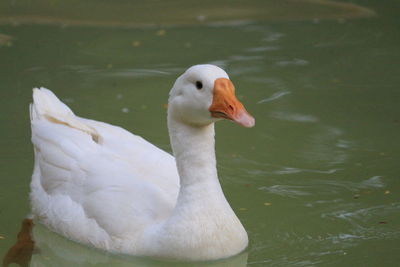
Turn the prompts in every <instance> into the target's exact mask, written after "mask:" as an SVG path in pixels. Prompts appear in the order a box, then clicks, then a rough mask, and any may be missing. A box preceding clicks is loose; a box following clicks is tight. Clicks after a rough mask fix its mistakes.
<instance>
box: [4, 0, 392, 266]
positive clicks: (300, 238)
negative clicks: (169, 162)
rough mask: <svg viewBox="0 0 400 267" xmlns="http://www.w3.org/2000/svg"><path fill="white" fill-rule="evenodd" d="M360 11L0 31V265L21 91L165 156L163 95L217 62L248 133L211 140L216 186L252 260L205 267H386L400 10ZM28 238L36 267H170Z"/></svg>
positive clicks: (19, 161)
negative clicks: (134, 137) (360, 14)
mask: <svg viewBox="0 0 400 267" xmlns="http://www.w3.org/2000/svg"><path fill="white" fill-rule="evenodd" d="M356 2H357V3H358V4H360V5H365V6H367V7H369V8H371V9H372V10H374V11H375V12H376V14H377V16H374V17H370V18H364V19H349V18H346V19H331V20H323V19H308V18H307V19H305V20H298V19H296V20H290V19H287V18H286V17H285V19H282V20H268V19H265V20H262V19H257V20H253V21H251V20H242V17H240V20H239V21H236V22H235V23H188V22H185V23H184V24H185V25H179V23H170V24H168V23H166V24H165V25H160V26H147V27H144V26H138V27H128V28H121V27H83V26H81V27H80V26H74V27H70V26H65V25H64V26H59V25H47V26H46V25H30V24H26V25H19V26H15V25H14V26H13V25H9V24H4V25H0V34H6V35H8V36H11V38H12V39H8V41H4V42H3V43H1V39H0V106H1V112H0V129H1V131H0V147H1V152H2V153H1V154H0V159H1V160H0V257H3V255H5V254H6V252H7V250H8V249H9V248H10V247H11V246H12V245H13V244H14V243H15V240H16V235H17V233H18V231H19V229H20V223H21V221H22V219H23V218H25V217H26V215H27V214H29V198H28V194H29V182H30V175H31V171H32V166H33V155H32V148H31V144H30V126H29V118H28V104H29V103H30V101H31V88H32V87H35V86H45V87H47V88H49V89H51V90H53V91H54V92H55V93H56V94H57V95H58V96H59V97H60V98H61V99H62V100H63V101H64V102H66V103H67V104H68V105H69V106H70V107H71V108H72V109H73V110H74V111H75V113H76V114H78V115H80V116H83V117H89V118H93V119H97V120H101V121H105V122H109V123H112V124H116V125H120V126H123V127H124V128H126V129H128V130H130V131H132V132H134V133H135V134H139V135H141V136H143V137H145V138H146V139H147V140H149V141H151V142H152V143H154V144H156V145H158V146H159V147H161V148H163V149H166V150H168V151H170V148H169V139H168V135H167V128H166V121H165V117H166V110H165V104H166V102H167V96H168V92H169V89H170V87H171V86H172V84H173V82H174V80H175V79H176V77H177V76H178V75H180V74H181V73H182V72H183V71H184V70H185V69H186V68H187V67H189V66H191V65H194V64H198V63H213V64H217V65H219V66H221V67H223V68H224V69H225V70H226V71H227V72H228V73H229V74H230V76H231V79H232V80H233V82H234V84H235V85H236V88H237V93H238V95H239V96H240V98H241V100H242V102H243V103H244V104H245V106H246V107H247V109H248V110H249V112H250V113H252V114H253V115H254V117H255V118H256V127H255V128H253V129H244V128H240V127H238V126H237V125H234V124H231V123H229V122H221V123H218V125H217V137H216V138H217V158H218V168H219V175H220V180H221V183H222V185H223V188H224V191H225V194H226V196H227V198H228V200H229V202H230V203H231V205H232V207H233V209H234V210H235V212H236V214H237V215H238V216H239V218H240V220H241V221H242V222H243V224H244V226H245V228H246V229H247V231H248V233H249V237H250V246H249V248H248V249H247V251H246V252H245V253H243V254H241V255H239V256H238V257H234V258H232V259H228V260H225V261H218V262H212V263H205V264H204V265H210V266H246V264H247V265H249V266H397V265H398V262H399V260H400V180H399V178H400V177H399V173H400V172H399V158H400V105H399V101H400V91H399V84H400V66H399V62H400V34H399V29H400V27H399V26H400V20H399V18H398V14H397V13H396V11H395V10H396V8H397V10H398V8H399V4H398V2H396V1H387V2H385V4H381V3H380V1H375V0H374V1H361V0H360V1H356ZM285 8H286V7H285ZM299 12H300V13H298V14H301V12H304V11H301V10H300V11H299ZM305 17H307V16H305ZM3 39H4V37H3ZM34 238H35V241H36V245H37V247H38V252H37V253H35V254H34V255H33V257H32V266H73V265H76V266H94V265H96V266H177V264H176V263H168V262H159V261H154V260H151V259H137V258H134V257H126V256H116V255H110V254H107V253H104V252H102V251H98V250H95V249H91V248H87V247H85V246H82V245H79V244H76V243H74V242H71V241H68V240H66V239H65V238H63V237H60V236H58V235H56V234H54V233H51V232H49V231H48V230H47V229H46V228H44V227H43V226H40V225H37V226H36V227H35V228H34ZM34 264H36V265H34ZM181 265H182V266H197V265H203V264H200V263H199V264H196V265H193V264H184V263H182V264H181Z"/></svg>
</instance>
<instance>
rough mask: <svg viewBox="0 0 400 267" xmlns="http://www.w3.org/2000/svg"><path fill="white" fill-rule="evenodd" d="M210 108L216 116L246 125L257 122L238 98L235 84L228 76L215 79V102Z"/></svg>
mask: <svg viewBox="0 0 400 267" xmlns="http://www.w3.org/2000/svg"><path fill="white" fill-rule="evenodd" d="M208 110H209V111H210V112H211V116H212V117H214V118H223V119H228V120H232V121H234V122H236V123H238V124H240V125H242V126H244V127H248V128H250V127H253V126H254V124H255V120H254V118H253V117H252V116H251V115H250V114H249V113H248V112H247V111H246V109H245V108H244V106H243V104H242V103H241V102H240V101H239V100H238V99H237V98H236V95H235V86H234V85H233V83H232V82H231V81H230V80H229V79H226V78H219V79H216V80H215V82H214V95H213V102H212V104H211V106H210V108H209V109H208Z"/></svg>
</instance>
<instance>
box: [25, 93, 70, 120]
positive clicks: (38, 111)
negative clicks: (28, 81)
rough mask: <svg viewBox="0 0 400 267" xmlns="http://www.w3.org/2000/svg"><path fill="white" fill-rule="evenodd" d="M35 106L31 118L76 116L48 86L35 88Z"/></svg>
mask: <svg viewBox="0 0 400 267" xmlns="http://www.w3.org/2000/svg"><path fill="white" fill-rule="evenodd" d="M32 106H33V107H32V108H31V119H34V118H41V117H43V116H51V117H54V118H58V119H60V118H63V117H71V116H74V113H73V112H72V110H71V109H70V108H69V107H68V106H67V105H65V104H64V103H63V102H61V101H60V99H58V98H57V96H56V95H55V94H54V93H53V92H52V91H50V90H49V89H46V88H43V87H41V88H34V89H33V105H32Z"/></svg>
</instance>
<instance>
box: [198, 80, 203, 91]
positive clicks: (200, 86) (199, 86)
mask: <svg viewBox="0 0 400 267" xmlns="http://www.w3.org/2000/svg"><path fill="white" fill-rule="evenodd" d="M196 88H197V89H198V90H200V89H201V88H203V83H202V82H200V81H197V82H196Z"/></svg>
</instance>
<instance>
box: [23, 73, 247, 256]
mask: <svg viewBox="0 0 400 267" xmlns="http://www.w3.org/2000/svg"><path fill="white" fill-rule="evenodd" d="M217 81H218V82H217ZM221 81H223V82H224V85H223V86H222V85H220V86H217V84H218V83H219V82H221ZM197 82H200V83H201V88H200V89H199V88H198V87H199V84H198V83H197ZM229 83H230V81H229V80H228V76H227V74H226V73H225V72H224V71H223V70H221V69H219V68H218V67H215V66H212V65H197V66H194V67H191V68H190V69H188V70H187V71H186V72H185V73H184V74H183V75H182V76H180V77H179V78H178V80H177V81H176V82H175V85H174V87H173V88H172V90H171V93H170V98H169V105H168V128H169V133H170V138H171V144H172V149H173V151H174V156H172V155H170V154H169V153H167V152H165V151H163V150H161V149H159V148H157V147H156V146H154V145H153V144H151V143H149V142H147V141H146V140H145V139H143V138H141V137H139V136H137V135H134V134H131V133H129V132H128V131H126V130H124V129H122V128H120V127H117V126H113V125H110V124H107V123H103V122H98V121H94V120H89V119H84V118H80V117H78V116H76V115H75V114H74V113H73V112H72V111H71V110H70V109H69V108H68V107H67V106H66V105H65V104H63V103H62V102H61V101H60V100H59V99H58V98H57V97H56V96H55V95H54V94H53V93H52V92H51V91H50V90H48V89H45V88H40V89H34V93H33V99H34V101H33V104H31V106H30V114H31V125H32V143H33V145H34V154H35V165H34V171H33V175H32V182H31V194H30V197H31V204H32V212H33V214H34V216H35V218H36V219H37V220H39V221H40V222H41V223H43V224H44V225H46V226H47V227H49V228H50V229H51V230H53V231H55V232H57V233H59V234H61V235H64V236H66V237H67V238H69V239H72V240H74V241H77V242H80V243H84V244H88V245H92V246H94V247H97V248H100V249H104V250H108V251H111V252H116V253H124V254H131V255H138V256H150V257H158V258H170V259H178V260H212V259H218V258H225V257H228V256H231V255H234V254H237V253H239V252H240V251H242V250H243V249H244V248H246V246H247V243H248V238H247V234H246V231H245V230H244V228H243V226H242V224H241V223H240V221H239V219H238V218H237V217H236V215H235V213H234V212H233V211H232V209H231V207H230V205H229V203H228V202H227V201H226V199H225V196H224V194H223V192H222V189H221V186H220V184H219V181H218V177H217V170H216V160H215V150H214V134H215V132H214V122H215V121H217V120H220V119H221V118H222V117H221V116H228V118H229V119H231V120H234V121H236V122H238V123H239V124H242V125H243V126H246V127H251V126H252V125H254V119H253V118H252V117H251V116H250V115H248V113H247V112H246V111H245V110H244V108H243V106H241V107H240V105H241V104H240V105H239V104H237V103H236V102H235V101H234V102H233V103H232V104H229V103H230V102H229V101H231V100H229V101H228V102H229V103H228V104H227V103H225V104H226V105H228V106H229V105H231V106H233V107H234V108H235V107H236V106H235V104H236V105H237V106H238V110H239V109H240V110H239V111H237V112H236V113H238V114H236V113H235V114H233V113H232V111H229V112H231V113H232V114H229V112H228V113H224V111H223V109H224V107H222V106H223V104H220V103H214V100H215V99H216V96H215V94H216V93H215V92H216V91H218V90H224V88H222V87H224V86H225V87H226V88H225V89H226V90H225V91H227V90H228V89H227V88H228V87H229V86H231V87H232V86H233V85H230V84H229ZM196 84H197V85H196ZM227 86H228V87H227ZM225 91H224V92H225ZM228 91H229V90H228ZM228 93H229V92H228ZM233 93H234V92H233ZM218 99H220V97H219V98H218ZM235 99H236V98H235ZM235 99H234V100H235ZM236 101H237V99H236ZM237 102H238V101H237ZM238 103H240V102H238ZM213 105H215V107H213ZM212 107H213V108H212ZM211 108H212V110H211ZM225 108H226V107H225ZM218 109H221V110H222V111H221V110H218ZM227 109H230V108H227ZM239 113H240V114H239ZM221 114H224V115H221ZM229 116H230V117H229ZM235 116H236V117H235Z"/></svg>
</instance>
